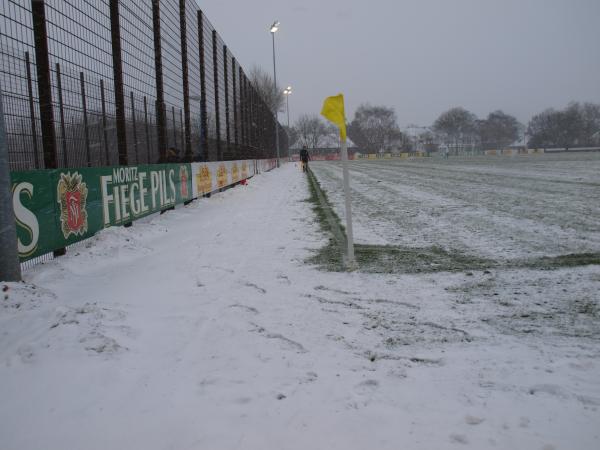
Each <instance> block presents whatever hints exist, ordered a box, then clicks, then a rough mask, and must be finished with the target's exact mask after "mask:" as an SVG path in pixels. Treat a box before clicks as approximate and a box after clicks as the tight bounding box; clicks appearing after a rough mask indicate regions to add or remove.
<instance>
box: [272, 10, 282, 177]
mask: <svg viewBox="0 0 600 450" xmlns="http://www.w3.org/2000/svg"><path fill="white" fill-rule="evenodd" d="M278 27H279V22H277V21H276V22H274V23H273V25H272V26H271V37H272V38H273V83H274V84H275V92H276V93H277V97H279V90H278V89H277V68H276V65H275V33H276V32H277V30H278ZM275 103H277V98H275ZM274 106H275V111H274V116H275V148H276V150H277V167H279V166H280V165H281V163H280V161H279V117H278V115H279V114H278V110H277V109H278V105H277V104H275V105H274Z"/></svg>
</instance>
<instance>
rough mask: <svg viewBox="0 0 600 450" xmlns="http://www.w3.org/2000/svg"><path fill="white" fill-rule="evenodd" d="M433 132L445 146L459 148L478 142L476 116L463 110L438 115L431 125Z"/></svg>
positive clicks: (453, 110)
mask: <svg viewBox="0 0 600 450" xmlns="http://www.w3.org/2000/svg"><path fill="white" fill-rule="evenodd" d="M433 130H434V131H435V132H436V134H437V135H438V137H439V138H440V139H441V141H442V142H445V144H446V145H449V146H453V147H454V151H455V152H458V149H459V147H464V146H465V145H467V144H471V145H473V144H474V143H475V141H476V140H478V135H477V116H475V114H473V113H471V112H469V111H467V110H466V109H464V108H460V107H458V108H452V109H449V110H448V111H446V112H444V113H442V114H440V116H439V117H438V118H437V120H436V121H435V122H434V123H433Z"/></svg>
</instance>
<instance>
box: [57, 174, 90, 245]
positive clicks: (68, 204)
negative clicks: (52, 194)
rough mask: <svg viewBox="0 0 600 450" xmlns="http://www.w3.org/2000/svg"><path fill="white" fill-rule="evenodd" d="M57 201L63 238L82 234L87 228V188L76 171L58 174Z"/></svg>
mask: <svg viewBox="0 0 600 450" xmlns="http://www.w3.org/2000/svg"><path fill="white" fill-rule="evenodd" d="M56 193H57V197H58V198H57V202H58V203H59V204H60V224H61V231H62V233H63V236H64V237H65V239H68V238H69V236H70V235H74V236H83V235H84V234H85V233H87V230H88V220H87V219H88V214H87V210H86V205H87V195H88V189H87V184H86V183H84V182H83V181H82V177H81V175H80V174H79V173H78V172H75V173H73V175H71V172H68V173H66V174H64V173H61V174H60V181H59V182H58V185H57V186H56Z"/></svg>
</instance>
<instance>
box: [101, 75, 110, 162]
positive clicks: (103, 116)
mask: <svg viewBox="0 0 600 450" xmlns="http://www.w3.org/2000/svg"><path fill="white" fill-rule="evenodd" d="M100 101H101V102H102V136H103V137H104V152H105V153H106V165H107V166H110V155H109V153H108V135H107V133H106V96H105V94H104V80H100Z"/></svg>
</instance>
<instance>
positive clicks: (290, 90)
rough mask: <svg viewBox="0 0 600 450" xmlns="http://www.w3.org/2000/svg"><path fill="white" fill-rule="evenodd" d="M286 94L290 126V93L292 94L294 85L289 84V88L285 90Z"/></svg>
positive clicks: (288, 125)
mask: <svg viewBox="0 0 600 450" xmlns="http://www.w3.org/2000/svg"><path fill="white" fill-rule="evenodd" d="M283 93H284V94H285V101H286V106H285V110H286V111H287V127H288V128H289V127H290V95H291V94H292V87H291V86H288V87H287V89H285V90H284V91H283Z"/></svg>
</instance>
